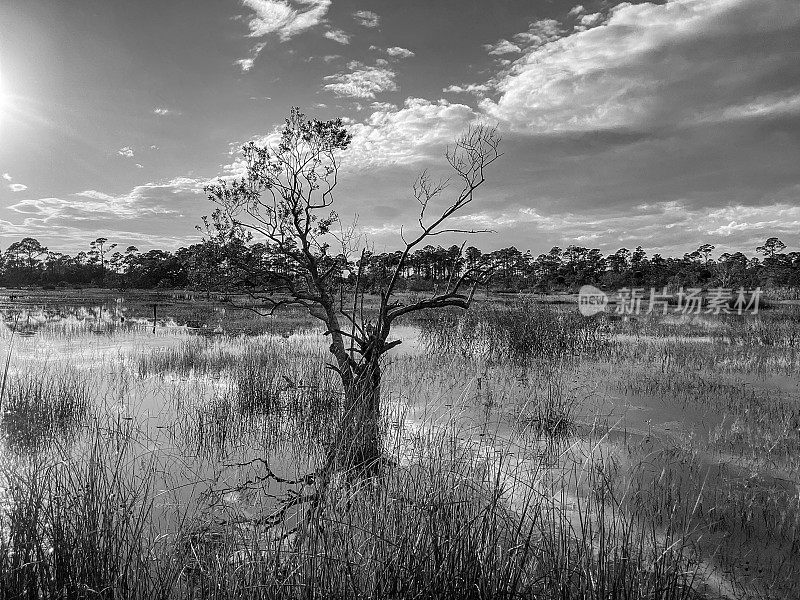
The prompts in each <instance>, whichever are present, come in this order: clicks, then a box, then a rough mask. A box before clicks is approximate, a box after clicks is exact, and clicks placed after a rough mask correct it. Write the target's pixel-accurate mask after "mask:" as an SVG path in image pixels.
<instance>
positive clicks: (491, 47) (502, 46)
mask: <svg viewBox="0 0 800 600" xmlns="http://www.w3.org/2000/svg"><path fill="white" fill-rule="evenodd" d="M483 47H484V48H485V49H486V50H488V51H489V54H492V55H495V56H501V55H503V54H517V53H519V52H522V49H521V48H520V47H519V46H517V45H516V44H512V43H511V42H509V41H508V40H499V41H497V42H496V43H494V44H484V46H483Z"/></svg>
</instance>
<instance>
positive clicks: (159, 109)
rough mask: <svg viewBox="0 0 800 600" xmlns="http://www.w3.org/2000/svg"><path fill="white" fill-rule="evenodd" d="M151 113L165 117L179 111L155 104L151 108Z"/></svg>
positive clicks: (177, 113) (176, 113)
mask: <svg viewBox="0 0 800 600" xmlns="http://www.w3.org/2000/svg"><path fill="white" fill-rule="evenodd" d="M153 114H154V115H158V116H159V117H165V116H167V115H179V114H181V113H180V111H177V110H172V109H169V108H165V107H163V106H157V107H155V108H154V109H153Z"/></svg>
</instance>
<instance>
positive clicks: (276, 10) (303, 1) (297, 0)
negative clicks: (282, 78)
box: [242, 0, 331, 41]
mask: <svg viewBox="0 0 800 600" xmlns="http://www.w3.org/2000/svg"><path fill="white" fill-rule="evenodd" d="M242 4H244V6H246V7H247V8H249V9H251V10H252V11H253V12H254V13H255V14H254V15H253V16H252V17H251V19H250V21H249V23H248V25H249V27H250V36H251V37H257V38H258V37H265V36H268V35H273V34H274V35H277V36H278V37H279V38H280V39H281V40H283V41H286V40H289V39H291V38H292V37H294V36H296V35H298V34H299V33H302V32H304V31H306V30H308V29H311V28H312V27H315V26H316V25H318V24H319V23H321V22H322V21H323V19H324V18H325V15H326V14H327V12H328V9H329V8H330V6H331V0H243V2H242Z"/></svg>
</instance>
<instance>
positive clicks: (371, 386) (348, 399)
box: [334, 358, 383, 473]
mask: <svg viewBox="0 0 800 600" xmlns="http://www.w3.org/2000/svg"><path fill="white" fill-rule="evenodd" d="M379 360H380V359H379V358H373V359H371V360H368V361H367V362H366V363H364V364H363V365H362V366H360V367H359V368H358V370H356V371H355V372H354V373H353V377H352V379H351V381H350V382H349V383H345V386H344V391H345V394H344V407H343V413H342V416H341V422H340V427H339V436H338V439H337V440H336V443H335V449H334V452H335V457H334V462H335V465H336V467H337V469H342V470H345V471H357V472H360V473H364V472H367V473H374V472H375V471H377V470H378V469H379V467H380V464H381V459H382V456H383V437H382V432H381V423H380V421H381V411H380V394H381V369H380V364H379Z"/></svg>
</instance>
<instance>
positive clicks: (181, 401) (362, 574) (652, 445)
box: [0, 299, 800, 600]
mask: <svg viewBox="0 0 800 600" xmlns="http://www.w3.org/2000/svg"><path fill="white" fill-rule="evenodd" d="M476 309H477V310H475V311H474V312H472V311H470V312H469V313H467V314H465V315H457V314H455V313H453V314H445V315H441V314H440V315H438V316H434V315H428V316H426V317H425V318H424V319H423V322H422V324H421V326H422V330H423V331H422V335H423V339H424V340H425V341H426V342H427V344H428V352H429V353H428V354H424V355H420V356H412V355H407V356H394V357H391V358H390V360H389V361H388V362H389V364H388V365H387V368H386V372H385V377H386V379H385V389H384V398H386V399H387V406H386V407H385V414H384V417H385V419H386V423H385V428H386V430H387V431H391V436H390V441H389V442H388V445H387V453H388V454H389V456H390V457H391V459H392V460H391V461H387V464H386V465H385V468H384V469H383V470H382V471H381V472H380V473H379V474H376V475H375V476H374V477H371V478H363V477H361V478H359V477H348V476H346V475H344V474H328V475H329V476H326V477H325V478H324V481H315V482H314V483H313V484H309V483H307V482H306V483H304V484H291V483H285V482H284V483H281V484H280V485H277V484H276V481H275V480H274V479H270V478H269V477H268V476H267V475H266V474H265V472H264V468H263V467H264V466H265V465H271V467H270V468H274V469H275V470H276V471H278V470H279V469H280V473H282V474H283V475H284V476H285V477H286V478H287V479H291V478H292V477H294V475H291V474H302V473H307V472H309V471H313V470H314V469H315V468H317V467H318V466H319V464H318V463H320V462H321V461H323V460H324V457H325V456H326V455H327V454H328V453H330V452H331V449H332V448H334V449H335V448H336V445H337V444H340V445H341V444H346V443H347V440H343V439H341V438H340V437H339V436H337V432H338V430H337V428H336V419H337V415H338V411H339V409H340V404H341V402H340V392H339V390H338V387H337V385H336V381H335V379H333V378H332V377H331V373H330V371H329V370H326V369H325V362H326V360H327V356H326V354H325V349H324V347H323V346H322V345H321V344H319V340H317V339H316V338H313V336H311V337H310V338H308V339H307V338H304V337H301V336H297V337H296V338H295V339H290V340H286V339H283V338H277V337H275V336H257V337H240V338H232V337H228V336H218V337H213V338H205V337H200V336H197V337H187V338H183V339H180V340H179V341H178V344H177V345H176V346H175V347H171V348H163V349H162V348H159V349H157V350H141V349H139V350H137V351H135V352H134V353H128V354H126V355H124V356H122V355H121V356H122V358H120V360H118V361H116V362H114V361H111V362H103V363H102V370H103V371H104V373H103V377H104V378H106V379H108V381H110V382H111V383H109V384H108V385H110V386H112V387H113V386H118V387H119V389H112V390H110V391H108V392H107V393H106V395H107V397H108V398H107V401H106V404H107V405H108V406H105V410H106V411H107V413H108V414H105V416H103V417H97V418H93V419H89V418H87V417H86V414H89V413H91V414H94V412H95V411H94V410H93V409H91V407H92V402H91V397H89V399H88V400H87V404H88V406H89V407H90V409H89V413H84V414H83V416H80V415H81V413H80V410H78V409H77V408H75V409H70V410H67V411H61V409H57V408H54V406H58V405H61V406H63V407H69V406H79V405H80V404H81V403H82V402H83V401H80V402H72V401H71V400H69V398H70V397H72V398H78V399H80V398H83V395H82V394H83V392H80V390H81V389H83V388H82V387H81V385H78V384H76V383H75V378H76V377H78V378H79V377H80V376H83V377H84V378H83V380H82V381H83V382H84V383H82V385H83V387H86V383H85V382H86V381H89V379H88V378H86V377H85V376H84V375H85V374H83V373H81V374H80V376H78V375H76V374H75V373H76V372H73V371H68V370H64V371H63V373H62V374H60V375H56V371H58V370H56V369H53V370H50V371H49V372H50V373H52V374H53V376H52V377H51V376H50V375H48V373H47V372H36V373H30V378H31V380H32V382H33V383H31V385H30V386H28V387H26V386H25V385H21V384H19V383H15V381H17V380H12V378H11V377H9V380H8V388H7V395H6V400H7V399H8V398H9V396H8V392H9V390H12V389H14V390H22V391H24V390H26V389H28V388H30V389H33V390H34V391H35V389H36V385H34V383H35V380H36V379H41V381H42V382H43V383H41V387H42V388H43V389H45V390H47V389H51V388H52V389H53V390H56V391H58V390H59V389H62V388H63V390H67V391H68V390H70V389H74V390H78V391H76V392H74V393H72V394H71V395H70V394H69V393H67V392H66V391H65V392H64V393H63V394H59V393H52V394H50V393H47V394H45V393H41V394H39V395H38V396H37V395H36V394H35V393H33V392H32V393H30V394H28V395H27V396H26V395H25V394H21V393H17V392H15V394H16V395H17V396H18V397H20V398H25V397H30V398H35V397H41V398H44V397H45V396H47V398H49V399H51V400H45V402H48V401H49V402H51V404H50V408H49V409H47V410H46V411H45V412H47V413H49V414H50V415H51V416H50V417H48V416H47V415H46V414H44V413H41V414H43V415H44V416H41V417H39V416H37V417H36V418H37V419H39V420H41V421H43V422H47V420H48V419H50V422H51V423H58V422H62V421H63V422H72V421H70V419H71V418H65V419H61V421H59V419H56V418H54V417H52V415H57V414H73V415H79V417H78V418H74V419H72V420H73V421H74V422H77V423H82V424H83V425H84V427H82V428H79V429H75V432H76V435H75V436H74V439H72V440H71V441H72V443H71V444H70V443H68V442H67V441H57V442H52V441H51V442H49V443H41V444H39V445H38V446H36V447H35V448H34V451H32V452H26V453H22V454H20V455H17V456H12V455H10V454H9V455H6V456H4V457H3V458H2V461H3V468H2V471H1V477H2V485H0V487H1V488H2V490H3V492H2V501H1V502H0V523H1V524H2V525H1V526H0V531H1V532H2V534H1V535H0V598H22V597H25V598H73V597H74V598H94V597H105V598H220V599H223V598H224V599H227V598H384V597H387V598H392V597H394V598H410V597H413V598H516V597H530V598H565V599H566V598H586V599H596V600H601V599H603V600H609V599H612V598H614V599H616V598H628V599H633V600H635V599H641V600H644V599H648V600H649V599H656V598H658V599H664V600H678V599H680V600H684V599H686V600H688V599H692V600H694V599H698V600H699V599H701V598H703V599H705V598H717V597H728V598H748V599H749V598H759V599H767V598H776V599H777V598H792V597H797V596H798V594H800V584H799V583H798V582H800V573H798V568H797V565H798V564H800V561H798V556H799V555H798V552H800V542H798V540H799V539H800V535H799V534H800V507H799V506H798V496H797V492H796V485H795V482H796V477H797V473H798V472H800V470H798V469H797V467H796V465H797V458H796V456H797V455H798V450H800V448H799V447H798V446H797V440H800V436H798V435H797V428H798V427H800V413H798V412H797V410H796V407H795V405H794V404H792V402H793V400H792V396H791V391H789V392H778V391H776V389H775V387H774V386H771V385H769V382H770V380H769V377H771V376H773V375H774V374H775V373H779V372H780V373H784V374H785V373H791V374H793V373H795V371H794V370H793V369H794V366H792V365H793V364H794V363H792V362H791V358H790V357H791V352H787V351H790V350H791V348H793V343H794V342H793V336H794V333H793V331H794V329H793V328H794V327H795V325H793V324H792V323H793V321H791V318H792V316H791V313H787V314H788V315H789V316H788V317H787V318H788V319H789V322H788V324H786V325H784V326H782V327H774V328H773V329H774V331H770V332H764V331H763V330H764V329H765V328H769V327H770V326H771V324H774V323H777V322H778V321H780V319H781V318H782V317H780V316H777V312H775V311H777V310H778V309H775V311H773V312H772V313H770V316H769V317H767V316H765V317H764V319H763V321H762V322H761V324H758V323H751V324H745V323H742V322H739V321H737V322H734V323H727V322H726V321H725V319H720V320H719V321H716V322H709V323H707V324H706V325H698V323H696V322H692V321H686V322H683V321H676V322H671V323H661V324H659V323H658V322H657V321H656V320H652V321H645V320H640V321H614V320H610V319H608V318H607V317H604V316H602V315H601V316H599V317H597V318H592V319H584V318H583V317H581V316H580V315H578V314H577V311H576V309H575V307H574V306H569V307H555V308H554V307H547V306H541V305H539V304H536V303H533V302H532V301H530V300H526V299H522V300H520V299H513V300H509V301H507V302H503V303H497V304H496V305H493V304H491V303H484V304H482V305H477V306H476ZM214 314H217V313H214ZM772 315H776V316H774V317H773V316H772ZM425 319H427V321H425ZM770 319H774V320H775V321H774V322H773V321H772V320H770ZM692 332H694V334H693V333H692ZM698 332H700V333H702V334H703V335H702V336H700V335H696V333H698ZM120 335H121V334H120V332H112V334H111V336H112V338H114V337H115V336H120ZM767 335H771V336H772V337H771V338H770V339H771V342H770V343H766V342H765V339H767V338H766V336H767ZM311 338H313V339H311ZM689 338H691V339H689ZM706 338H707V339H706ZM787 365H789V366H788V367H787ZM608 367H613V368H608ZM787 368H788V370H787ZM592 369H594V370H592ZM107 370H111V371H113V372H114V373H116V375H114V376H113V377H110V378H109V377H108V373H106V372H105V371H107ZM123 373H124V374H126V375H125V376H124V377H123V376H122V374H123ZM587 373H589V374H592V373H600V375H597V376H589V377H590V379H593V378H597V379H599V381H593V380H592V381H586V378H587V375H586V374H587ZM604 373H606V374H607V373H614V376H613V377H611V376H607V375H603V374H604ZM23 380H24V377H23V379H20V380H19V381H23ZM57 381H62V382H63V385H62V388H59V387H58V385H59V384H58V383H57ZM478 381H480V382H481V383H480V387H478V385H477V384H478ZM48 382H50V383H48ZM78 382H79V383H80V382H81V380H80V378H79V379H78ZM754 382H755V383H754ZM756 383H758V385H756ZM71 386H72V387H71ZM75 386H77V387H75ZM137 386H139V387H137ZM151 388H152V389H151ZM137 390H138V391H137ZM143 390H149V391H153V390H157V392H158V395H159V398H161V397H163V402H164V410H163V413H159V419H161V420H160V421H158V422H159V423H160V424H159V425H158V427H164V429H159V430H158V431H160V432H162V433H160V434H158V435H163V437H158V436H156V437H153V431H152V430H150V429H148V426H147V425H146V419H145V418H142V419H135V418H133V417H135V415H133V416H131V417H129V416H128V415H129V413H128V412H127V411H128V410H129V409H130V408H131V407H130V406H129V405H128V404H126V402H128V401H129V400H130V397H131V396H132V395H134V394H142V393H144V392H143ZM148 393H150V392H148ZM600 393H603V394H622V395H624V396H626V397H627V398H638V397H641V396H643V395H652V396H654V397H657V398H662V399H665V400H664V401H665V402H669V403H670V405H674V406H675V407H676V408H677V409H680V410H682V409H683V408H686V407H695V406H698V405H700V406H703V407H707V408H709V409H710V410H713V411H714V412H715V413H718V414H719V417H720V422H719V423H717V425H716V426H715V427H714V428H713V429H712V430H711V431H710V432H708V435H706V436H698V437H691V436H689V437H687V438H686V439H682V440H673V441H670V440H669V439H668V438H664V439H660V440H654V439H651V438H650V436H645V435H644V434H630V435H627V434H625V435H622V434H621V432H619V431H615V430H614V429H613V427H612V426H606V425H605V424H602V426H601V424H600V423H599V421H598V419H597V415H592V413H591V412H587V407H588V406H589V404H590V403H589V401H588V399H587V397H588V396H591V395H593V394H600ZM58 398H62V400H57V399H58ZM52 399H56V401H53V400H52ZM388 400H391V402H389V401H388ZM34 404H35V403H29V404H28V405H26V404H25V403H24V402H23V403H22V404H21V406H23V410H22V411H21V412H20V414H26V413H25V411H26V410H29V411H31V412H29V413H28V414H30V415H34V412H33V411H35V410H39V409H37V408H35V405H34ZM25 406H28V408H27V409H26V408H24V407H25ZM393 407H394V408H393ZM98 408H103V407H98ZM117 409H119V410H118V412H116V413H114V412H113V411H114V410H117ZM123 409H124V412H119V411H123ZM60 411H61V412H60ZM97 412H102V411H99V410H98V411H97ZM123 415H125V416H124V417H123ZM12 419H13V417H12ZM129 419H130V420H129ZM470 419H471V420H472V421H474V423H472V422H470ZM3 422H5V418H4V420H3ZM37 422H38V421H37ZM468 422H469V423H468ZM3 427H5V425H3ZM49 427H52V428H53V429H52V432H51V434H50V436H49V437H50V438H52V439H53V440H56V439H59V438H58V436H57V435H56V434H55V431H56V428H55V426H54V425H53V426H49ZM67 429H69V427H68V428H67ZM77 434H79V435H77ZM793 436H795V437H793ZM62 439H63V438H62ZM165 440H166V442H165ZM290 450H291V451H290ZM169 453H173V455H169ZM156 457H158V458H156ZM166 463H170V464H172V465H173V467H174V465H177V466H178V468H179V469H184V470H185V471H186V472H181V473H180V477H178V476H177V475H176V476H175V477H174V479H173V477H172V475H170V477H167V476H166V475H165V473H167V472H169V469H170V468H173V467H168V466H167V465H166ZM200 463H202V465H203V466H204V467H207V468H208V473H205V471H204V472H203V473H205V474H203V475H202V477H201V475H200V473H201V469H200V468H199V467H198V466H197V465H199V464H200ZM190 467H191V468H197V471H196V472H197V475H196V476H195V474H194V472H192V471H191V469H190ZM204 478H205V479H204ZM186 489H189V490H192V493H191V494H189V495H188V496H187V495H184V490H186ZM297 497H299V498H301V499H302V500H303V501H300V502H297V503H296V504H294V505H293V506H292V510H291V511H289V512H288V513H286V515H285V518H282V519H281V520H280V522H279V523H277V524H273V521H272V520H271V517H272V516H273V515H274V514H275V511H276V510H277V507H278V506H280V505H281V502H284V501H286V500H287V499H290V500H291V499H293V498H297ZM187 498H191V500H187ZM306 498H314V501H305V499H306Z"/></svg>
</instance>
